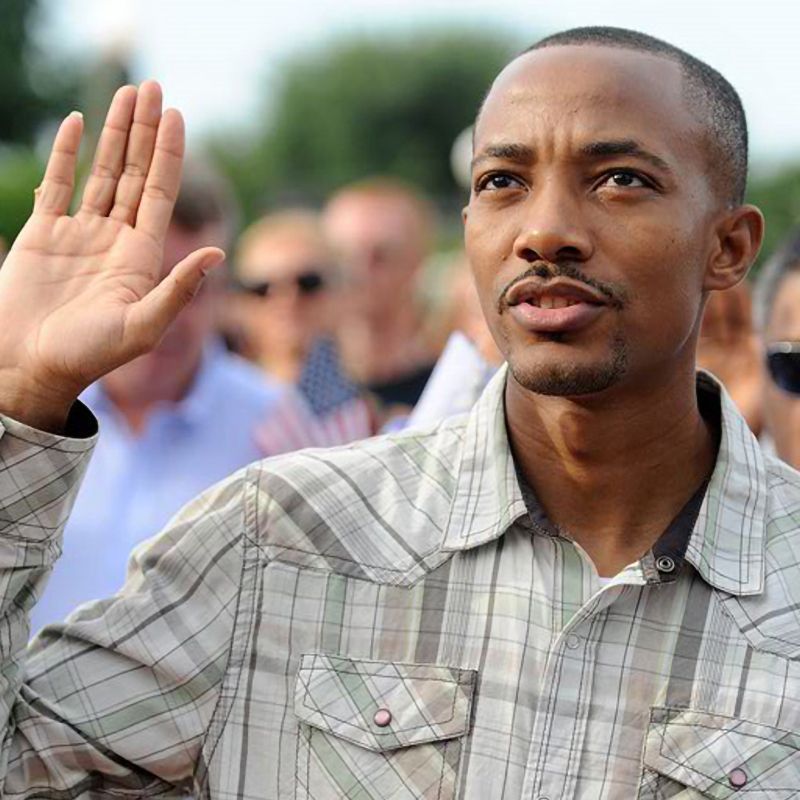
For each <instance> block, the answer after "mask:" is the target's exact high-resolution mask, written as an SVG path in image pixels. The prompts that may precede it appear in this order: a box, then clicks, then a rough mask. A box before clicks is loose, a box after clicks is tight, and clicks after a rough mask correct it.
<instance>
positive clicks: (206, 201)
mask: <svg viewBox="0 0 800 800" xmlns="http://www.w3.org/2000/svg"><path fill="white" fill-rule="evenodd" d="M238 220H239V209H238V205H237V203H236V199H235V197H234V193H233V190H232V189H231V186H230V184H229V183H228V181H227V180H226V179H225V178H224V177H223V176H222V175H221V174H220V173H219V172H218V171H217V170H216V169H214V168H213V167H212V166H211V165H210V164H207V163H205V162H199V161H190V162H188V163H187V164H186V166H185V168H184V171H183V177H182V179H181V188H180V190H179V192H178V199H177V200H176V201H175V208H174V209H173V211H172V222H173V223H174V224H175V225H178V226H179V227H181V228H184V229H186V230H188V231H192V232H193V233H196V232H197V231H200V230H201V229H202V228H205V227H206V226H207V225H219V226H220V227H221V228H222V230H223V232H224V237H225V239H226V240H228V241H230V239H231V238H232V237H233V234H234V231H235V230H236V226H237V224H238Z"/></svg>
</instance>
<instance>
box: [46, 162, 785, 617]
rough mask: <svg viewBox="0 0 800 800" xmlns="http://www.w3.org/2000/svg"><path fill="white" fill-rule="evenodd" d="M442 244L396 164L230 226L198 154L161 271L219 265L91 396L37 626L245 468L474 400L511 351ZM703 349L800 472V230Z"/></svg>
mask: <svg viewBox="0 0 800 800" xmlns="http://www.w3.org/2000/svg"><path fill="white" fill-rule="evenodd" d="M237 233H238V235H237ZM436 244H437V211H436V209H435V208H434V207H433V206H432V204H431V203H430V202H429V201H428V200H427V199H426V198H425V197H423V196H422V194H421V193H420V192H418V191H417V190H416V189H415V188H414V187H412V186H409V185H406V184H404V183H402V182H399V181H397V180H394V179H390V178H385V177H376V178H373V179H369V180H365V181H362V182H359V183H355V184H352V185H349V186H345V187H343V188H341V189H340V190H339V191H337V192H336V193H335V194H334V195H333V196H331V197H330V198H329V199H328V201H327V202H326V203H325V205H324V207H323V208H322V209H311V208H283V209H280V210H278V211H275V212H273V213H269V214H267V215H265V216H263V217H262V218H261V219H258V220H257V221H255V222H254V223H253V224H251V225H250V226H249V227H246V228H245V229H244V230H243V231H241V232H239V225H238V215H237V210H236V205H235V202H234V200H233V196H232V192H231V191H230V188H229V187H228V186H227V185H226V183H225V181H224V180H222V178H221V177H220V176H219V175H218V174H217V173H216V172H215V171H213V170H212V169H210V168H209V167H207V166H205V165H201V164H190V165H189V167H188V169H187V172H186V175H185V178H184V183H183V186H182V190H181V195H180V197H179V199H178V202H177V205H176V208H175V212H174V216H173V220H172V224H171V227H170V229H169V232H168V234H167V239H166V249H165V254H164V264H163V270H164V274H166V273H167V272H168V271H169V270H170V269H171V268H172V266H173V265H174V264H176V263H177V262H178V261H180V260H181V259H182V258H183V257H184V256H185V255H187V254H188V253H189V252H191V251H192V250H194V249H196V248H197V247H199V246H201V245H217V246H220V247H222V248H224V249H225V250H226V251H227V252H228V253H229V259H228V263H227V265H226V266H225V268H224V269H220V270H216V271H215V272H213V273H212V274H211V275H209V276H208V277H207V279H206V281H205V283H204V285H203V287H202V289H201V290H200V292H199V294H198V296H197V297H196V298H195V300H194V302H193V303H192V304H191V305H190V306H189V308H188V309H187V310H186V311H185V312H184V313H183V314H182V315H181V316H180V318H179V320H178V321H177V322H176V323H175V324H174V325H173V327H172V328H171V329H170V331H169V333H168V335H167V336H166V337H165V338H164V340H163V341H162V342H161V344H160V345H159V346H158V348H157V349H156V350H155V351H153V352H152V353H150V354H148V355H145V356H142V357H141V358H139V359H137V360H136V361H134V362H132V363H131V364H128V365H126V366H124V367H122V368H120V369H118V370H117V371H115V372H113V373H111V374H110V375H108V376H107V377H106V378H104V379H103V380H102V381H101V382H99V383H97V384H95V385H94V386H92V387H90V388H89V389H88V390H87V391H86V392H85V394H84V396H83V398H82V399H83V400H84V401H85V402H86V404H87V405H88V406H89V407H90V408H91V409H92V411H93V412H94V414H95V415H96V416H97V418H98V420H99V421H100V426H101V437H100V440H99V443H98V446H97V449H96V451H95V454H94V457H93V459H92V461H91V464H90V467H89V472H88V474H87V476H86V480H85V481H84V484H83V488H82V491H81V494H80V495H79V498H78V502H77V505H76V507H75V510H74V512H73V514H72V517H71V519H70V523H69V525H68V527H67V530H66V534H65V545H64V554H63V556H62V558H61V560H60V561H59V562H58V564H57V566H56V568H55V571H54V573H53V575H52V577H51V579H50V583H49V584H48V587H47V589H46V591H45V594H44V597H43V598H42V599H41V600H40V602H39V603H38V604H37V606H36V608H35V612H34V615H33V631H34V632H35V631H36V630H38V629H39V628H41V627H42V626H43V625H44V624H45V623H51V622H57V621H60V620H62V619H63V618H64V617H65V616H66V615H67V614H68V613H69V612H70V611H71V610H72V609H73V608H74V607H75V606H76V605H78V604H79V603H81V602H84V601H87V600H91V599H94V598H98V597H106V596H110V595H112V594H113V593H115V592H116V591H117V590H118V589H119V588H120V587H121V586H122V584H123V582H124V578H125V568H126V563H127V558H128V554H129V552H130V550H131V549H132V548H133V547H134V546H136V545H137V544H139V543H140V542H141V541H142V540H143V539H144V538H145V537H147V536H150V535H152V534H154V533H156V532H157V531H158V530H159V529H160V528H161V527H163V526H164V525H165V524H166V523H167V521H168V520H169V518H170V517H171V516H172V515H173V514H174V513H175V512H176V511H177V510H178V509H179V508H180V507H181V506H182V505H183V504H184V503H185V502H187V501H188V500H190V499H191V498H192V497H194V496H195V495H197V494H198V493H199V492H200V491H202V490H203V489H205V488H206V487H208V486H209V485H211V484H213V483H214V482H216V481H218V480H220V479H222V478H224V477H226V476H227V475H228V474H230V473H231V472H233V471H234V470H236V469H237V468H239V467H242V466H245V465H246V464H248V463H249V462H251V461H253V460H255V459H258V458H263V457H269V456H273V455H277V454H279V453H283V452H287V451H290V450H293V449H298V448H302V447H309V446H331V445H338V444H346V443H348V442H351V441H354V440H357V439H361V438H363V437H367V436H371V435H374V434H377V433H380V432H390V431H394V430H399V429H402V428H404V427H407V426H409V425H423V424H432V423H436V422H437V421H439V420H441V419H442V418H444V417H446V416H448V415H450V414H454V413H460V412H463V411H466V410H468V409H469V407H470V406H471V404H472V403H473V402H474V400H475V399H476V398H477V396H478V394H479V393H480V391H481V390H482V388H483V387H484V386H485V384H486V382H487V381H488V379H489V377H490V376H491V375H492V374H493V372H494V371H495V370H496V369H497V367H498V366H499V364H500V363H501V356H500V353H499V351H498V350H497V348H496V346H495V344H494V341H493V340H492V337H491V335H490V334H489V331H488V329H487V327H486V325H485V323H484V321H483V315H482V313H481V309H480V305H479V301H478V297H477V293H476V292H475V289H474V287H473V284H472V279H471V276H470V272H469V267H468V265H467V263H466V259H465V258H464V256H463V254H461V253H453V254H451V255H449V256H448V257H446V258H442V257H441V256H438V257H436V258H433V256H434V249H435V246H436ZM435 286H438V287H439V291H438V292H437V291H434V290H433V289H432V287H435ZM698 363H699V366H700V367H701V368H703V369H707V370H709V371H711V372H712V373H714V374H715V375H716V376H717V377H718V378H719V379H720V380H721V381H722V382H723V383H724V384H725V386H726V388H727V390H728V392H729V393H730V395H731V396H732V398H733V400H734V401H735V402H736V403H737V405H738V406H739V408H740V409H741V411H742V413H743V414H744V416H745V418H746V419H747V421H748V423H749V424H750V427H751V428H752V430H753V432H754V433H755V434H756V435H757V436H758V437H759V438H760V440H761V441H762V443H763V446H764V447H767V448H770V449H772V450H773V451H775V452H776V453H777V454H778V455H779V456H780V457H781V458H783V459H784V460H786V461H788V462H789V463H791V464H793V465H795V466H798V467H800V232H798V233H797V234H796V235H795V236H794V237H793V238H791V240H790V241H788V242H786V243H785V244H784V246H783V247H782V248H780V249H779V251H778V252H777V254H776V255H774V256H773V257H772V259H771V260H770V261H769V263H768V264H767V265H766V266H765V267H764V268H763V269H762V270H761V272H760V273H759V276H758V279H757V281H756V285H755V286H754V289H753V290H752V291H751V287H750V286H748V285H740V286H739V287H737V288H735V289H734V290H731V291H728V292H724V293H714V294H712V296H711V297H710V299H709V302H708V305H707V308H706V313H705V317H704V320H703V325H702V330H701V335H700V343H699V349H698ZM722 446H723V447H724V442H723V443H722Z"/></svg>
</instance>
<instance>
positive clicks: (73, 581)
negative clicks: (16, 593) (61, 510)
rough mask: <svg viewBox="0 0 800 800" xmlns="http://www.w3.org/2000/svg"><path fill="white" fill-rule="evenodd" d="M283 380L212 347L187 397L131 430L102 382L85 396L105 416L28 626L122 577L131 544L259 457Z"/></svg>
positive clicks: (108, 589)
mask: <svg viewBox="0 0 800 800" xmlns="http://www.w3.org/2000/svg"><path fill="white" fill-rule="evenodd" d="M283 391H284V388H283V387H282V386H281V385H280V384H277V383H274V382H271V381H270V380H269V379H268V378H266V377H265V376H264V375H263V373H262V372H261V370H259V369H258V368H256V367H254V366H252V365H251V364H248V363H247V362H246V361H244V360H242V359H240V358H238V357H237V356H234V355H231V354H229V353H227V352H225V351H224V350H223V349H222V347H221V346H220V345H217V344H215V345H214V346H212V347H210V348H208V350H207V352H206V353H205V356H204V358H203V362H202V364H201V368H200V371H199V372H198V375H197V377H196V379H195V382H194V384H193V386H192V388H191V390H190V392H189V394H188V395H187V396H186V398H185V399H184V400H182V401H181V402H180V403H177V404H170V405H164V406H161V407H160V408H158V409H156V410H155V411H154V412H153V414H152V415H151V417H150V418H149V419H148V420H147V425H146V427H145V430H144V431H143V432H142V433H141V435H139V436H133V435H132V434H131V431H130V429H129V428H128V426H127V424H126V423H125V421H124V420H123V419H122V418H121V416H120V414H119V412H118V411H117V410H116V408H115V407H114V406H113V405H112V403H111V401H110V400H109V398H108V396H107V395H106V394H105V392H104V391H103V388H102V386H101V385H100V384H99V383H96V384H94V385H93V386H90V387H89V388H88V389H87V390H86V391H85V392H84V393H83V395H82V396H81V400H83V401H84V402H85V403H86V405H87V406H89V408H90V409H91V410H92V411H93V412H94V414H95V416H96V417H97V419H98V420H99V423H100V439H99V441H98V444H97V448H96V449H95V451H94V455H93V456H92V460H91V462H90V464H89V469H88V471H87V473H86V478H85V480H84V482H83V486H82V487H81V490H80V492H79V494H78V499H77V501H76V503H75V508H74V510H73V512H72V515H71V516H70V520H69V524H68V525H67V529H66V532H65V535H64V552H63V554H62V556H61V558H59V559H58V561H57V562H56V565H55V568H54V570H53V574H52V575H51V577H50V581H49V583H48V585H47V588H46V589H45V592H44V595H43V596H42V599H41V600H40V601H39V602H38V603H37V604H36V607H35V608H34V611H33V615H32V621H31V633H35V632H36V631H37V630H39V629H40V628H41V627H42V626H43V625H45V624H46V623H49V622H60V621H61V620H63V619H64V618H65V617H66V616H67V614H69V612H71V611H72V610H73V609H74V608H75V607H76V606H77V605H78V604H80V603H83V602H86V601H87V600H93V599H95V598H101V597H109V596H111V595H112V594H114V593H115V592H116V591H117V590H118V589H119V588H120V587H121V586H122V584H123V582H124V578H125V571H126V566H127V561H128V556H129V554H130V551H131V550H132V548H133V547H134V546H135V545H137V544H139V542H141V541H142V540H143V539H146V538H148V537H150V536H152V535H154V534H156V533H158V531H159V530H160V529H161V528H162V527H163V526H164V525H165V524H166V523H167V522H168V521H169V519H170V517H172V515H173V514H174V513H175V512H176V511H178V510H179V509H180V508H181V507H182V506H183V505H184V504H185V503H187V502H188V501H189V500H191V499H192V498H193V497H195V496H196V495H197V494H198V493H199V492H201V491H203V490H204V489H206V488H207V487H209V486H211V485H212V484H214V483H216V482H217V481H219V480H222V479H223V478H225V477H227V476H228V475H230V474H231V473H232V472H234V471H235V470H237V469H239V468H240V467H243V466H245V465H246V464H248V463H250V462H251V461H255V460H256V459H258V458H261V456H262V454H261V452H260V451H259V449H258V447H257V446H256V443H255V439H254V436H253V433H254V430H255V428H256V426H257V425H258V424H259V423H261V422H263V421H264V419H265V417H266V416H267V415H268V414H269V412H270V409H271V408H273V407H274V405H275V402H276V400H277V398H278V397H279V396H280V395H281V393H282V392H283Z"/></svg>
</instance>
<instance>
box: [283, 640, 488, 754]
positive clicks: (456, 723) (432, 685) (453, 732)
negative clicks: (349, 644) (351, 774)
mask: <svg viewBox="0 0 800 800" xmlns="http://www.w3.org/2000/svg"><path fill="white" fill-rule="evenodd" d="M476 676H477V672H476V671H475V670H468V669H456V668H455V667H444V666H439V665H436V664H401V663H397V662H394V661H369V660H365V659H355V658H347V657H343V656H333V655H322V654H314V653H312V654H306V655H303V656H302V657H301V659H300V667H299V669H298V672H297V682H296V684H295V698H294V710H295V714H296V716H297V717H298V719H300V720H301V721H302V722H305V723H307V724H308V725H313V726H314V727H316V728H319V729H321V730H323V731H327V732H329V733H332V734H334V735H336V736H339V737H341V738H342V739H347V740H348V741H351V742H355V743H356V744H358V745H361V746H362V747H366V748H368V749H369V750H376V751H386V750H395V749H397V748H399V747H407V746H409V745H413V744H422V743H423V742H433V741H441V740H444V739H452V738H455V737H457V736H463V735H464V734H465V733H466V732H467V729H468V727H469V721H470V716H471V710H472V696H473V693H474V689H475V680H476ZM381 723H382V724H381Z"/></svg>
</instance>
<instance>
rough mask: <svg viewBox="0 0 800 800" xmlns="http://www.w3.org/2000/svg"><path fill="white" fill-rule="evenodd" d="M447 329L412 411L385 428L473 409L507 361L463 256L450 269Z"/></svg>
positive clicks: (444, 306)
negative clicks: (493, 335) (499, 346)
mask: <svg viewBox="0 0 800 800" xmlns="http://www.w3.org/2000/svg"><path fill="white" fill-rule="evenodd" d="M444 284H445V286H446V295H447V296H446V298H445V300H444V302H443V303H442V313H441V317H442V319H443V327H444V329H445V330H447V331H449V332H450V335H449V336H448V337H447V341H446V343H445V346H444V348H443V350H442V354H441V355H440V356H439V359H438V361H437V362H436V366H435V367H434V369H433V373H432V374H431V377H430V378H429V379H428V382H427V383H426V385H425V389H424V390H423V392H422V395H421V396H420V398H419V400H418V401H417V404H416V405H415V406H414V409H413V410H412V411H411V413H410V414H408V415H407V416H402V417H401V416H398V417H395V418H393V419H392V420H390V421H389V423H388V424H387V425H386V426H385V427H384V429H383V430H384V432H386V433H389V432H394V431H400V430H403V429H405V428H411V427H420V426H425V425H431V424H435V423H437V422H440V421H441V420H443V419H445V418H446V417H450V416H453V415H456V414H462V413H465V412H467V411H469V410H470V409H471V408H472V406H473V405H474V404H475V402H476V401H477V399H478V398H479V397H480V394H481V392H482V391H483V390H484V389H485V388H486V385H487V384H488V383H489V381H490V380H491V378H492V376H493V375H494V374H495V372H496V371H497V369H498V367H500V365H501V364H502V363H503V354H502V353H501V352H500V350H499V349H498V347H497V344H496V342H495V341H494V339H493V338H492V333H491V331H490V330H489V326H488V325H487V324H486V317H485V316H484V314H483V311H482V310H481V304H480V298H479V297H478V292H477V290H476V288H475V280H474V279H473V277H472V272H471V271H470V268H469V262H468V261H467V258H466V256H465V255H464V254H461V255H459V256H458V257H456V258H455V259H454V260H453V261H452V263H451V264H450V265H449V267H448V268H447V269H446V273H445V277H444Z"/></svg>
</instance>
